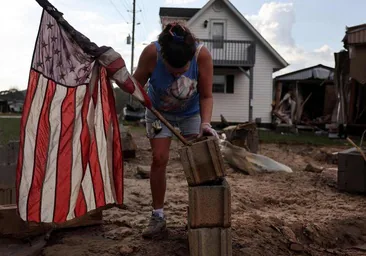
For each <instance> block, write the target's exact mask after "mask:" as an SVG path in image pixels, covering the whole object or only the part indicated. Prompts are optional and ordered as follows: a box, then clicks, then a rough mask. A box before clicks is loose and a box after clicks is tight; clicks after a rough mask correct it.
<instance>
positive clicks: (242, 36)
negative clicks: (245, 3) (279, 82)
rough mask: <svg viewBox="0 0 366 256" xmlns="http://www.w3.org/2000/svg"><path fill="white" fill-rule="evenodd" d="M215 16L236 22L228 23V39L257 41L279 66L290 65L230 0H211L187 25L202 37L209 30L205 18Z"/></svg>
mask: <svg viewBox="0 0 366 256" xmlns="http://www.w3.org/2000/svg"><path fill="white" fill-rule="evenodd" d="M212 15H213V16H212ZM214 17H216V18H218V19H226V20H227V23H228V24H231V26H232V25H233V24H234V26H233V27H232V28H231V26H229V25H227V28H228V29H227V35H228V36H230V38H227V39H229V40H230V39H232V40H253V41H256V42H258V44H260V45H262V46H263V48H264V50H265V51H267V52H268V53H269V55H270V56H272V59H274V60H275V62H276V63H278V65H279V66H278V67H279V68H284V67H286V66H288V63H287V62H286V61H285V60H284V59H283V58H282V56H281V55H280V54H279V53H278V52H277V51H276V50H275V49H274V48H273V47H272V46H271V45H270V44H269V43H268V42H267V41H266V40H265V39H264V38H263V37H262V35H261V34H260V33H259V32H258V31H257V30H256V29H255V28H254V27H253V26H252V25H251V24H250V23H249V21H248V20H246V19H245V18H244V16H243V15H242V14H241V13H240V12H239V11H238V10H237V9H236V7H235V6H234V5H233V4H232V3H231V2H230V1H228V0H210V1H209V2H208V3H207V4H206V5H205V6H203V7H202V9H201V10H200V11H199V12H197V13H196V14H195V15H194V16H193V17H192V18H191V19H189V20H188V22H187V23H186V25H187V26H188V27H190V28H192V30H193V31H194V32H195V34H196V35H197V37H199V38H202V37H201V36H206V35H208V32H204V31H203V28H204V25H203V22H204V21H205V20H210V19H213V18H214ZM237 28H239V29H237ZM207 38H208V37H207Z"/></svg>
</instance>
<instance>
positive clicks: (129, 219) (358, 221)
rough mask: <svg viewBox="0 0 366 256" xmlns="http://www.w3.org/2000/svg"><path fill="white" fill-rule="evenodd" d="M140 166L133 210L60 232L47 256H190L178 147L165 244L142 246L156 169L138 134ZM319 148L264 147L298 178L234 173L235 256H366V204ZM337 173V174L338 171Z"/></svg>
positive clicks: (129, 184)
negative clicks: (147, 172) (144, 173)
mask: <svg viewBox="0 0 366 256" xmlns="http://www.w3.org/2000/svg"><path fill="white" fill-rule="evenodd" d="M133 136H134V138H135V140H136V143H137V145H138V148H139V150H138V152H137V158H136V159H133V160H130V161H128V162H125V204H126V209H117V208H113V209H110V210H107V211H105V212H104V225H103V226H100V227H88V228H80V229H77V230H69V231H59V232H55V233H53V234H52V236H51V240H50V243H49V244H48V246H47V247H46V248H45V249H44V251H43V255H46V256H66V255H67V256H68V255H70V256H71V255H75V256H76V255H88V256H93V255H95V256H96V255H98V256H99V255H105V256H107V255H131V256H132V255H133V256H137V255H144V256H155V255H159V256H165V255H166V256H174V255H176V256H184V255H189V248H188V240H187V230H186V224H187V221H186V220H187V213H186V208H187V202H188V194H187V182H186V180H185V177H184V173H183V170H182V167H181V164H180V162H179V156H178V153H177V149H178V147H179V144H178V142H177V141H173V144H172V151H171V157H170V162H169V166H168V169H167V173H168V174H167V179H168V181H167V183H168V188H167V195H166V206H165V209H166V210H165V212H166V216H167V225H168V229H169V235H168V236H167V237H166V238H164V239H161V240H156V241H150V240H144V239H143V238H141V230H142V229H143V227H144V225H145V224H146V223H147V218H148V217H149V215H150V211H151V208H150V204H151V197H150V187H149V180H148V179H140V178H137V177H136V176H135V172H136V167H137V166H138V165H144V166H148V165H149V164H150V159H151V157H150V154H151V151H150V148H149V144H148V140H147V139H146V138H145V137H144V135H143V134H141V133H134V134H133ZM339 150H341V148H326V147H324V148H315V147H310V146H294V145H292V146H290V145H281V146H279V145H275V144H262V145H261V146H260V153H261V154H263V155H266V156H268V157H271V158H273V159H275V160H277V161H279V162H281V163H283V164H286V165H288V166H290V167H291V168H293V170H294V173H292V174H286V173H277V174H259V175H256V176H248V175H245V174H242V173H239V172H235V171H233V170H232V169H230V168H228V177H227V180H228V182H229V184H230V186H231V194H232V199H231V202H232V235H233V238H232V239H233V243H232V246H233V255H235V256H239V255H240V256H246V255H248V256H249V255H250V256H255V255H266V256H269V255H276V256H278V255H366V246H365V244H366V215H365V213H366V200H365V197H364V196H360V195H349V194H344V193H340V192H338V191H337V186H336V179H337V171H336V169H335V167H336V165H329V164H327V162H326V161H325V160H326V157H325V156H326V153H325V152H336V151H339ZM309 162H314V163H316V164H317V165H320V166H323V167H326V168H327V169H325V171H323V172H322V173H320V174H317V173H309V172H304V171H303V170H304V168H305V167H306V165H307V164H308V163H309ZM332 168H333V169H332Z"/></svg>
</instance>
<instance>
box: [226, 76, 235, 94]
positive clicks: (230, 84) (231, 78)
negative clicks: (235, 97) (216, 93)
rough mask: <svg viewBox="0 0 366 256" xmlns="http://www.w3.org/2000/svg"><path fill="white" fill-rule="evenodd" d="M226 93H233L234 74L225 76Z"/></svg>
mask: <svg viewBox="0 0 366 256" xmlns="http://www.w3.org/2000/svg"><path fill="white" fill-rule="evenodd" d="M226 93H234V75H227V76H226Z"/></svg>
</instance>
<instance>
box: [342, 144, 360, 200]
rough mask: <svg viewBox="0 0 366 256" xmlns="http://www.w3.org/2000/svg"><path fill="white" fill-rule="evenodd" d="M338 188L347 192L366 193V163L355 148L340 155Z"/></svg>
mask: <svg viewBox="0 0 366 256" xmlns="http://www.w3.org/2000/svg"><path fill="white" fill-rule="evenodd" d="M338 188H339V189H340V190H344V191H347V192H355V193H365V192H366V162H365V161H364V160H363V158H362V156H361V154H360V153H359V152H358V151H357V150H356V149H355V148H351V149H347V150H344V151H341V152H339V153H338Z"/></svg>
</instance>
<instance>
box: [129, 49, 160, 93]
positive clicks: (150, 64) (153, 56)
mask: <svg viewBox="0 0 366 256" xmlns="http://www.w3.org/2000/svg"><path fill="white" fill-rule="evenodd" d="M156 60H157V53H156V47H155V45H154V44H149V45H148V46H146V47H145V49H144V50H143V51H142V53H141V55H140V59H139V62H138V64H137V68H136V71H135V73H134V74H133V77H134V78H135V79H136V80H137V82H139V84H140V85H141V86H142V87H144V86H145V84H146V83H147V80H148V79H149V78H150V75H151V73H152V71H153V70H154V68H155V65H156Z"/></svg>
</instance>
